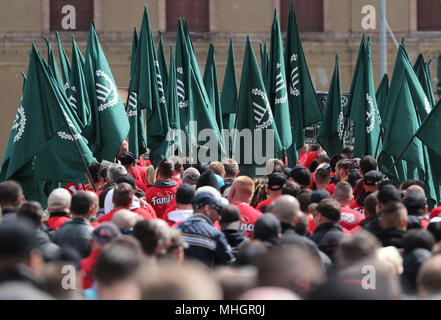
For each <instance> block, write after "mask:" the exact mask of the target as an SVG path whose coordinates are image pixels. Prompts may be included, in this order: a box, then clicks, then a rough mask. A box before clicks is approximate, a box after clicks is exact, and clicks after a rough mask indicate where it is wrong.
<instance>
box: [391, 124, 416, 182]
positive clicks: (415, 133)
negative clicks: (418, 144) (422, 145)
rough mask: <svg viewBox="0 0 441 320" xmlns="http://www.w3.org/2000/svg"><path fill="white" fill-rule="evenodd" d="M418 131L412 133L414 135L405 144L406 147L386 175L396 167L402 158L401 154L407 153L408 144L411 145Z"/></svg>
mask: <svg viewBox="0 0 441 320" xmlns="http://www.w3.org/2000/svg"><path fill="white" fill-rule="evenodd" d="M417 132H418V131H416V132H415V133H414V135H413V136H412V138H411V139H410V141H409V142H408V143H407V145H406V146H405V147H404V149H403V151H401V152H400V154H399V155H398V157H397V158H396V159H395V162H394V164H393V165H392V167H390V168H389V170H387V172H386V175H388V174H389V173H390V172H391V171H392V169H393V168H394V167H395V166H396V165H397V163H398V161H400V159H401V157H402V156H403V154H404V153H405V152H406V151H407V149H408V148H409V146H410V144H411V143H412V141H413V139H415V137H416V134H417Z"/></svg>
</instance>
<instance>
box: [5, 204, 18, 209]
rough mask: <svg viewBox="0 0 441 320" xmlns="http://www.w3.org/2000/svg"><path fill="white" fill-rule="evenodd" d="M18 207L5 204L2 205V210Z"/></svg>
mask: <svg viewBox="0 0 441 320" xmlns="http://www.w3.org/2000/svg"><path fill="white" fill-rule="evenodd" d="M15 208H16V206H14V205H13V204H4V205H2V210H10V209H15Z"/></svg>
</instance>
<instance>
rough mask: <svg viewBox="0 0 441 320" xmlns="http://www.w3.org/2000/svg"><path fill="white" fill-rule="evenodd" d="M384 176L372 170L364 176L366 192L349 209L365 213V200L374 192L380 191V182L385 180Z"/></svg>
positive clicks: (353, 201)
mask: <svg viewBox="0 0 441 320" xmlns="http://www.w3.org/2000/svg"><path fill="white" fill-rule="evenodd" d="M383 177H384V176H383V174H382V173H381V172H380V171H378V170H371V171H369V172H367V173H365V174H364V177H363V184H364V189H365V192H364V193H362V194H361V195H360V196H358V197H357V198H356V199H354V200H352V201H351V204H350V205H349V207H350V208H351V209H354V210H357V211H358V212H361V213H363V211H364V199H366V197H367V196H368V195H370V194H371V193H372V192H375V191H377V190H378V188H379V185H380V182H381V181H382V180H383Z"/></svg>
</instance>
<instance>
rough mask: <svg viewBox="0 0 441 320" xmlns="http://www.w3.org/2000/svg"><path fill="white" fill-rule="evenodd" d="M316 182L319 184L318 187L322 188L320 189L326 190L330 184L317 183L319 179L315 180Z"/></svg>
mask: <svg viewBox="0 0 441 320" xmlns="http://www.w3.org/2000/svg"><path fill="white" fill-rule="evenodd" d="M315 184H316V186H317V189H320V190H326V188H327V187H328V186H329V183H323V184H320V183H317V181H316V182H315Z"/></svg>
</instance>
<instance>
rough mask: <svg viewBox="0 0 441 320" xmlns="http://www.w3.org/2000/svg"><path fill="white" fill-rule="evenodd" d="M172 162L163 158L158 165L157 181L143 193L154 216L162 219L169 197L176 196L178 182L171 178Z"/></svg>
mask: <svg viewBox="0 0 441 320" xmlns="http://www.w3.org/2000/svg"><path fill="white" fill-rule="evenodd" d="M173 169H174V164H173V162H172V161H170V160H168V159H164V160H162V161H161V163H160V164H159V166H158V174H159V177H158V181H156V182H155V184H154V185H152V186H151V187H150V188H148V190H147V192H146V193H145V195H146V199H147V202H148V203H149V204H150V205H151V206H152V207H153V209H154V210H155V212H156V216H157V217H158V218H160V219H164V212H165V210H166V209H167V206H168V204H169V202H170V200H171V199H173V198H174V197H175V196H176V192H177V190H178V184H177V182H176V181H174V180H173V179H172V176H173Z"/></svg>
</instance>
